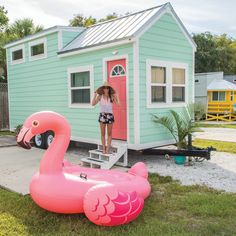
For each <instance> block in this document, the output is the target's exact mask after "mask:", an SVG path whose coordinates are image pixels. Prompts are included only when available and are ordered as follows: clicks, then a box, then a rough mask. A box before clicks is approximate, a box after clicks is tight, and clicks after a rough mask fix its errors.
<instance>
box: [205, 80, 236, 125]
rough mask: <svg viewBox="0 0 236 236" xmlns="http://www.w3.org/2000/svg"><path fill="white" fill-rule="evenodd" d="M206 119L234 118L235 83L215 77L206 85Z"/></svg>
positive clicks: (235, 115)
mask: <svg viewBox="0 0 236 236" xmlns="http://www.w3.org/2000/svg"><path fill="white" fill-rule="evenodd" d="M207 96H208V104H207V116H206V119H207V120H212V121H213V120H215V121H235V120H236V85H235V84H233V83H230V82H228V81H226V80H222V79H215V80H213V81H212V82H211V83H210V84H209V85H208V86H207Z"/></svg>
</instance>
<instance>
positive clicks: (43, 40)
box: [29, 38, 47, 61]
mask: <svg viewBox="0 0 236 236" xmlns="http://www.w3.org/2000/svg"><path fill="white" fill-rule="evenodd" d="M41 43H43V45H44V53H43V54H39V55H35V56H31V47H33V46H35V45H37V44H41ZM43 58H47V38H42V39H38V40H35V41H32V42H29V61H35V60H40V59H43Z"/></svg>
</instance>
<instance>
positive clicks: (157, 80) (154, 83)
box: [151, 66, 166, 102]
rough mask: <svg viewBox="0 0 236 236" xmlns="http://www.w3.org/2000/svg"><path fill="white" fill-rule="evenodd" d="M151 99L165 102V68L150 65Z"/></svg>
mask: <svg viewBox="0 0 236 236" xmlns="http://www.w3.org/2000/svg"><path fill="white" fill-rule="evenodd" d="M151 101H152V102H166V68H165V67H157V66H152V67H151Z"/></svg>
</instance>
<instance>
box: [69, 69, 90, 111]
mask: <svg viewBox="0 0 236 236" xmlns="http://www.w3.org/2000/svg"><path fill="white" fill-rule="evenodd" d="M68 76H69V106H70V107H91V105H90V101H91V98H92V84H93V79H92V78H93V68H92V66H82V67H77V68H69V69H68Z"/></svg>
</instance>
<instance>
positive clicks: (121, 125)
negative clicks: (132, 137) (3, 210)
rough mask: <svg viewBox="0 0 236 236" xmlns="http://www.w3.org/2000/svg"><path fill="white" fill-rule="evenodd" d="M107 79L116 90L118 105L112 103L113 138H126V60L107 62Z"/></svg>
mask: <svg viewBox="0 0 236 236" xmlns="http://www.w3.org/2000/svg"><path fill="white" fill-rule="evenodd" d="M107 80H108V82H109V83H110V84H111V86H112V87H113V88H114V89H115V90H116V92H117V95H118V97H119V100H120V105H119V106H118V105H116V104H113V113H114V117H115V122H114V125H113V130H112V138H113V139H122V140H127V105H126V60H125V59H119V60H114V61H108V62H107Z"/></svg>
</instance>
